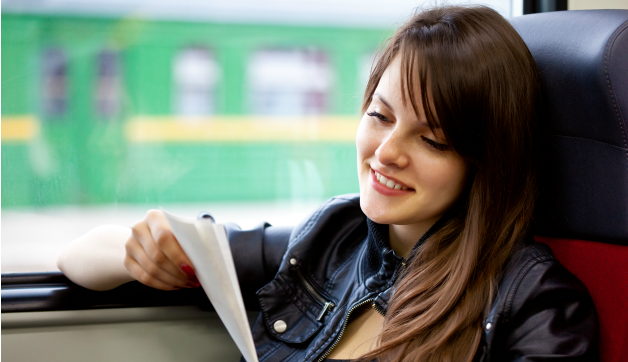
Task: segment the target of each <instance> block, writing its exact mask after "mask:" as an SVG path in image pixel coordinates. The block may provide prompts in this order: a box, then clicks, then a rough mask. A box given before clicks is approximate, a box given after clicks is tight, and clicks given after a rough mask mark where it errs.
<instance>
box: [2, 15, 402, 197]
mask: <svg viewBox="0 0 628 362" xmlns="http://www.w3.org/2000/svg"><path fill="white" fill-rule="evenodd" d="M389 35H390V34H389V32H388V31H385V30H382V29H366V28H342V27H314V26H307V27H306V26H285V25H255V24H221V23H201V22H184V21H179V22H174V21H157V20H147V19H141V18H124V19H105V18H90V17H76V16H73V17H70V16H51V15H45V16H44V15H32V14H30V15H23V14H22V15H20V14H10V13H3V14H2V207H3V208H11V207H19V206H43V205H60V204H61V205H62V204H102V203H155V202H204V201H226V200H230V201H243V200H280V199H283V200H286V199H290V200H314V199H322V198H325V197H328V196H331V195H335V194H341V193H347V192H357V191H358V184H357V177H356V164H355V163H356V161H355V160H356V151H355V144H354V135H355V130H356V129H357V124H358V122H359V118H360V115H359V112H358V110H359V107H360V103H361V98H362V92H363V88H364V85H365V82H366V78H367V76H368V69H369V67H370V64H371V59H372V56H373V54H374V53H375V51H376V50H377V48H378V46H379V45H380V44H381V42H382V41H383V40H385V39H386V38H387V37H388V36H389Z"/></svg>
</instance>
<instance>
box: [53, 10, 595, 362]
mask: <svg viewBox="0 0 628 362" xmlns="http://www.w3.org/2000/svg"><path fill="white" fill-rule="evenodd" d="M538 110H539V81H538V74H537V70H536V66H535V64H534V60H533V59H532V56H531V54H530V52H529V51H528V49H527V47H526V45H525V44H524V42H523V41H522V40H521V38H520V37H519V36H518V34H517V33H516V32H515V30H514V29H513V28H512V27H511V26H510V24H509V23H508V22H507V21H506V20H504V19H503V18H502V17H501V16H500V15H498V14H497V13H496V12H494V11H493V10H490V9H489V8H486V7H443V8H436V9H432V10H428V11H424V12H422V13H419V14H417V15H415V16H414V17H413V18H411V19H410V20H409V21H408V22H407V23H406V24H405V25H404V26H402V27H401V28H400V29H399V30H398V31H397V32H396V34H395V35H394V36H393V37H392V38H391V39H390V40H389V42H388V43H387V45H386V47H385V49H384V50H383V52H382V53H381V56H380V58H379V60H378V61H377V63H376V64H375V66H374V68H373V71H372V73H371V77H370V79H369V82H368V85H367V89H366V93H365V96H364V102H363V107H362V111H363V117H362V120H361V123H360V126H359V129H358V133H357V136H356V145H357V151H358V160H357V161H358V177H359V181H360V195H359V197H358V196H340V197H336V198H333V199H331V200H329V201H328V202H327V203H325V204H324V205H323V206H321V208H319V209H318V210H317V211H316V212H315V213H314V214H313V215H312V216H311V217H310V218H309V219H308V220H306V221H304V222H303V223H302V224H301V225H299V226H298V227H296V228H295V229H294V230H292V232H291V233H290V234H289V237H288V236H287V234H285V233H282V232H280V231H277V230H274V229H273V228H271V227H266V226H261V227H260V228H258V229H255V230H252V231H246V232H243V231H240V230H239V229H237V228H234V227H229V228H228V234H229V239H230V243H231V245H232V249H233V254H234V259H235V262H236V268H237V271H238V276H239V279H240V281H241V284H242V289H243V294H244V297H245V299H246V300H250V299H251V298H256V299H257V303H258V304H259V308H260V309H261V314H260V318H259V319H258V321H257V322H256V324H255V325H254V327H253V335H254V339H255V342H256V347H257V352H258V355H259V358H260V361H288V360H289V361H322V360H331V359H356V358H361V359H362V360H365V361H370V360H378V361H474V360H477V361H532V360H534V361H545V360H561V361H594V360H597V358H598V357H597V318H596V313H595V309H594V306H593V304H592V301H591V299H590V297H589V295H588V292H587V290H586V288H585V287H584V286H583V285H582V283H580V281H578V280H577V279H576V278H575V277H574V276H573V275H572V274H570V273H569V272H568V271H567V270H566V269H564V268H563V267H562V266H561V265H560V264H559V263H558V262H557V261H556V260H555V259H554V257H553V255H552V253H551V251H550V250H549V248H548V247H547V246H545V245H544V244H537V243H535V242H534V240H533V239H532V238H531V237H530V236H529V235H528V232H529V226H530V221H531V218H532V212H533V207H534V200H535V196H536V192H537V173H538V170H537V164H536V160H537V159H538V157H539V151H538V144H539V141H538V125H537V118H538V116H539V111H538ZM59 267H60V269H61V270H62V271H63V272H64V273H66V275H67V276H68V277H69V278H70V279H72V280H73V281H75V282H76V283H78V284H80V285H83V286H86V287H88V288H92V289H97V290H104V289H110V288H113V287H115V286H118V285H120V284H122V283H124V282H127V281H131V280H139V281H140V282H142V283H144V284H146V285H148V286H151V287H155V288H159V289H163V290H174V289H178V288H185V287H197V286H198V281H197V280H196V279H195V277H194V272H193V267H192V265H191V263H190V261H189V259H188V258H187V256H186V255H185V254H184V253H183V251H182V250H181V248H180V247H179V245H178V243H177V242H176V240H175V239H174V237H173V236H172V233H171V232H170V229H169V226H168V224H167V222H166V221H165V219H164V217H163V215H162V214H161V213H160V212H159V211H149V212H148V213H147V215H146V217H145V218H144V219H143V220H142V221H140V222H138V223H137V224H136V225H134V226H133V228H132V229H131V230H128V229H126V228H121V227H114V226H107V227H102V228H99V229H96V230H94V231H92V232H90V233H89V234H87V235H85V236H84V237H82V238H80V239H79V240H77V241H76V242H75V243H73V244H72V246H71V247H70V248H68V249H67V250H66V251H65V252H64V253H63V254H62V255H61V256H60V258H59ZM253 293H255V296H254V295H253Z"/></svg>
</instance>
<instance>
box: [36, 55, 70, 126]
mask: <svg viewBox="0 0 628 362" xmlns="http://www.w3.org/2000/svg"><path fill="white" fill-rule="evenodd" d="M42 65H43V85H42V91H43V97H42V98H43V112H44V114H45V115H46V116H47V117H60V116H63V115H65V113H66V111H67V107H68V90H67V58H66V55H65V53H64V52H63V50H62V49H60V48H49V49H46V50H45V51H44V52H43V59H42Z"/></svg>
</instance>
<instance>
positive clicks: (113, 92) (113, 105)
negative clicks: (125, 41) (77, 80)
mask: <svg viewBox="0 0 628 362" xmlns="http://www.w3.org/2000/svg"><path fill="white" fill-rule="evenodd" d="M96 65H97V68H98V69H97V72H98V73H97V79H96V92H95V97H94V102H95V106H96V112H97V114H98V116H99V117H102V118H106V119H109V118H112V117H115V116H117V115H119V114H120V108H121V105H122V104H121V101H122V84H121V79H120V57H119V54H118V53H117V52H116V51H113V50H103V51H101V52H100V53H98V59H97V61H96Z"/></svg>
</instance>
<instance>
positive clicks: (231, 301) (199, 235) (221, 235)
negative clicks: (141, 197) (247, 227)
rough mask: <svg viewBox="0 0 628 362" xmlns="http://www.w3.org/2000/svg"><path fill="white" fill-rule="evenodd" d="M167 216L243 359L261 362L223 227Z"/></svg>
mask: <svg viewBox="0 0 628 362" xmlns="http://www.w3.org/2000/svg"><path fill="white" fill-rule="evenodd" d="M162 210H163V209H162ZM164 214H165V215H166V219H167V220H168V223H170V227H171V228H172V232H173V233H174V236H175V237H176V238H177V240H178V241H179V244H180V245H181V248H182V249H183V251H184V252H185V254H187V256H188V257H189V258H190V260H191V261H192V264H194V268H195V272H196V276H197V277H198V280H199V282H200V283H201V285H202V286H203V289H204V290H205V293H206V294H207V296H208V297H209V300H210V301H211V303H212V305H213V306H214V309H215V310H216V313H218V316H219V317H220V319H221V320H222V322H223V323H224V324H225V327H227V331H229V334H230V335H231V338H233V340H234V342H235V343H236V345H237V346H238V348H239V349H240V352H242V356H243V357H244V359H245V360H246V361H247V362H258V360H257V353H256V352H255V344H254V343H253V335H252V334H251V328H250V327H249V320H248V318H247V315H246V310H245V309H244V301H243V300H242V293H241V292H240V284H238V277H237V275H236V270H235V265H234V264H233V257H232V256H231V249H230V248H229V240H228V239H227V234H226V232H225V228H224V226H223V225H222V224H215V223H214V221H213V220H212V219H196V220H194V219H186V218H180V217H177V216H175V215H172V214H169V213H168V212H166V211H165V210H164Z"/></svg>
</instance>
